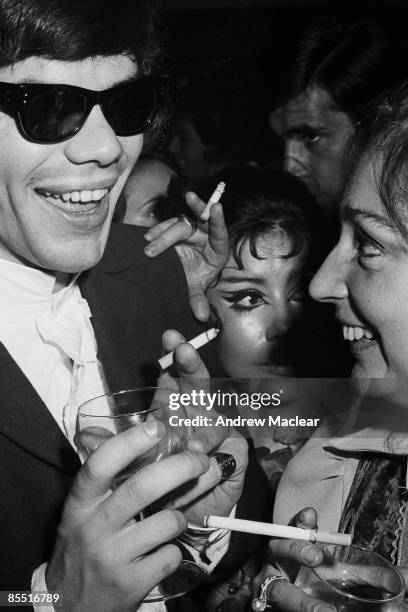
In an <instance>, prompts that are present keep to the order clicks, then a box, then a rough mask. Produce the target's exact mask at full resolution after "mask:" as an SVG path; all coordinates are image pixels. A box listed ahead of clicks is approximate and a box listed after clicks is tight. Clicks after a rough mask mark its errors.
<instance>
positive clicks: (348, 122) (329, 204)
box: [269, 23, 406, 217]
mask: <svg viewBox="0 0 408 612" xmlns="http://www.w3.org/2000/svg"><path fill="white" fill-rule="evenodd" d="M405 74H406V70H405V67H404V65H401V62H400V55H399V54H398V49H397V48H396V47H395V45H394V43H393V42H392V41H391V40H390V39H389V38H388V37H387V36H386V34H385V33H384V32H382V31H381V29H380V28H379V27H378V26H377V25H375V24H371V23H355V24H352V25H348V26H335V27H328V28H324V27H316V28H313V29H311V30H309V31H308V32H306V34H305V36H304V38H303V40H302V41H301V43H300V45H299V49H298V52H297V54H296V57H295V61H294V66H293V70H292V73H291V75H290V80H289V83H288V86H287V87H286V88H285V91H284V93H283V95H282V101H281V103H280V104H279V106H278V107H277V108H275V109H274V110H273V112H272V113H271V114H270V117H269V124H270V126H271V128H272V130H273V131H274V132H276V133H277V134H278V135H280V136H281V137H282V139H283V141H284V144H285V153H284V167H285V169H286V170H288V172H291V173H292V174H294V175H296V176H298V177H299V178H300V179H301V180H302V181H303V182H304V183H305V184H306V185H307V186H308V188H309V189H310V191H311V192H312V193H313V195H314V196H315V197H316V199H317V201H318V203H319V204H320V206H321V207H322V210H323V211H324V212H325V213H326V214H328V215H330V216H334V217H337V211H338V207H339V205H340V200H341V197H342V194H343V190H344V187H345V182H346V171H345V152H346V150H347V146H348V143H349V141H350V138H351V137H352V136H353V134H354V133H355V129H356V126H357V125H358V123H359V122H360V121H361V120H362V119H364V116H365V109H366V107H367V105H369V104H370V103H372V102H373V101H374V100H375V99H376V98H377V97H378V96H379V95H380V94H381V93H384V92H385V91H386V90H388V89H391V88H393V87H395V86H396V85H397V84H398V83H400V82H401V81H402V80H403V78H404V76H405Z"/></svg>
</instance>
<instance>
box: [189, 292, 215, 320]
mask: <svg viewBox="0 0 408 612" xmlns="http://www.w3.org/2000/svg"><path fill="white" fill-rule="evenodd" d="M188 295H189V297H188V301H189V304H190V308H191V310H192V312H193V314H194V316H195V318H196V319H197V321H201V322H202V323H205V322H206V321H208V317H209V316H210V304H209V302H208V299H207V296H206V294H205V292H204V291H203V290H202V288H201V287H200V286H199V285H195V286H194V285H192V286H191V287H189V291H188Z"/></svg>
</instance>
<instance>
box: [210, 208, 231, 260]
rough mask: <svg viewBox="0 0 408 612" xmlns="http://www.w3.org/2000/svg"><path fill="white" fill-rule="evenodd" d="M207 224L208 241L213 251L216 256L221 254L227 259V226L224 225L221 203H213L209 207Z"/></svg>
mask: <svg viewBox="0 0 408 612" xmlns="http://www.w3.org/2000/svg"><path fill="white" fill-rule="evenodd" d="M209 224H210V231H209V242H210V245H211V247H212V249H213V251H214V253H215V254H216V255H217V256H222V257H225V259H228V255H229V239H228V230H227V226H226V225H225V219H224V211H223V208H222V206H221V204H219V203H218V204H214V206H213V207H212V208H211V215H210V219H209Z"/></svg>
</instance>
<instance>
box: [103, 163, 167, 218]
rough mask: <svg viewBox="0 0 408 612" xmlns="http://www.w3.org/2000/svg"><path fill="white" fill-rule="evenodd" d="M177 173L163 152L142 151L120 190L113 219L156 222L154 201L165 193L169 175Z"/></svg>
mask: <svg viewBox="0 0 408 612" xmlns="http://www.w3.org/2000/svg"><path fill="white" fill-rule="evenodd" d="M177 174H178V168H177V164H176V163H175V161H174V160H173V159H172V158H171V156H170V155H168V154H166V153H159V152H157V153H149V154H144V155H142V156H141V157H140V158H139V159H138V160H137V162H136V164H135V166H134V167H133V169H132V171H131V173H130V174H129V178H128V180H127V181H126V183H125V186H124V188H123V191H122V193H121V194H120V197H119V200H118V203H117V206H116V210H115V216H114V221H122V222H123V223H130V224H131V225H139V226H142V227H152V226H153V225H155V224H156V223H157V222H158V219H157V218H156V216H155V212H154V209H155V205H156V203H157V201H158V199H159V198H163V197H164V196H165V195H166V194H167V189H168V186H169V183H170V181H171V179H172V178H173V177H175V176H177Z"/></svg>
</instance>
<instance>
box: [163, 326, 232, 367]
mask: <svg viewBox="0 0 408 612" xmlns="http://www.w3.org/2000/svg"><path fill="white" fill-rule="evenodd" d="M219 333H220V330H219V329H217V328H216V327H212V328H211V329H207V331H205V332H203V333H202V334H199V335H198V336H196V337H195V338H192V339H191V340H187V343H188V344H191V346H193V347H194V348H195V349H199V348H201V347H202V346H204V345H205V344H208V342H211V340H214V338H216V337H217V336H218V334H219ZM173 362H174V351H171V353H167V355H164V357H161V358H160V359H159V364H160V367H161V368H162V370H165V369H166V368H168V367H170V366H171V364H172V363H173Z"/></svg>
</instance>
